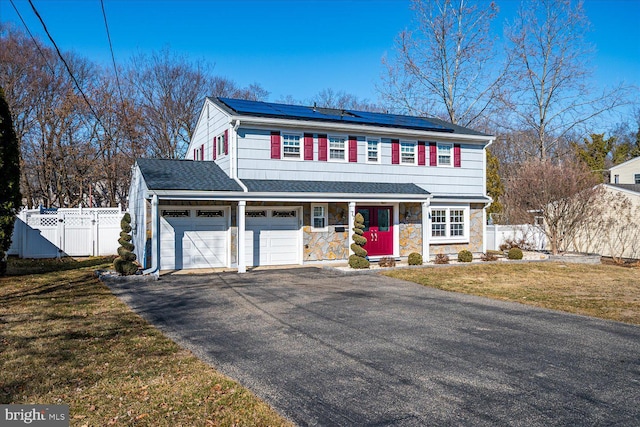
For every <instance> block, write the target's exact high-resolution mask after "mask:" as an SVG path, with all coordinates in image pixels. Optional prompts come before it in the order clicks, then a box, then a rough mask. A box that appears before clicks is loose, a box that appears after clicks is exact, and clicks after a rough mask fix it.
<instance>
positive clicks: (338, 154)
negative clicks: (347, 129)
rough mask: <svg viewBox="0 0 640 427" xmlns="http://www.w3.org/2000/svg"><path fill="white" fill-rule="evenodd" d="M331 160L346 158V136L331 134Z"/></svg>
mask: <svg viewBox="0 0 640 427" xmlns="http://www.w3.org/2000/svg"><path fill="white" fill-rule="evenodd" d="M328 139H329V160H344V159H345V158H346V157H345V147H346V138H345V137H344V136H330V137H329V138H328Z"/></svg>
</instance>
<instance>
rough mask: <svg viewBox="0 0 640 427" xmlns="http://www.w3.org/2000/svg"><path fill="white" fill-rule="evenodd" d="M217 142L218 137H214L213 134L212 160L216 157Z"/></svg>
mask: <svg viewBox="0 0 640 427" xmlns="http://www.w3.org/2000/svg"><path fill="white" fill-rule="evenodd" d="M217 142H218V138H216V137H215V136H214V137H213V160H215V159H217V158H218V150H217V148H218V147H217V146H216V145H217Z"/></svg>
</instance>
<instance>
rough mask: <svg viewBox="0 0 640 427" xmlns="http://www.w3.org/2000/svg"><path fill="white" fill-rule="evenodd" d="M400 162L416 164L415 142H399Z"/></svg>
mask: <svg viewBox="0 0 640 427" xmlns="http://www.w3.org/2000/svg"><path fill="white" fill-rule="evenodd" d="M400 163H402V164H408V165H415V164H416V144H414V143H413V142H401V143H400Z"/></svg>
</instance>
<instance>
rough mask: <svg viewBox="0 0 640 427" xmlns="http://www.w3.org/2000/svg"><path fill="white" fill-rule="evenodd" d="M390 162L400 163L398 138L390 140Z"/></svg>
mask: <svg viewBox="0 0 640 427" xmlns="http://www.w3.org/2000/svg"><path fill="white" fill-rule="evenodd" d="M391 164H393V165H399V164H400V140H398V139H392V140H391Z"/></svg>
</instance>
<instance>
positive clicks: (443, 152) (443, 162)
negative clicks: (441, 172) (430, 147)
mask: <svg viewBox="0 0 640 427" xmlns="http://www.w3.org/2000/svg"><path fill="white" fill-rule="evenodd" d="M438 166H453V144H444V143H441V142H439V143H438Z"/></svg>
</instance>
